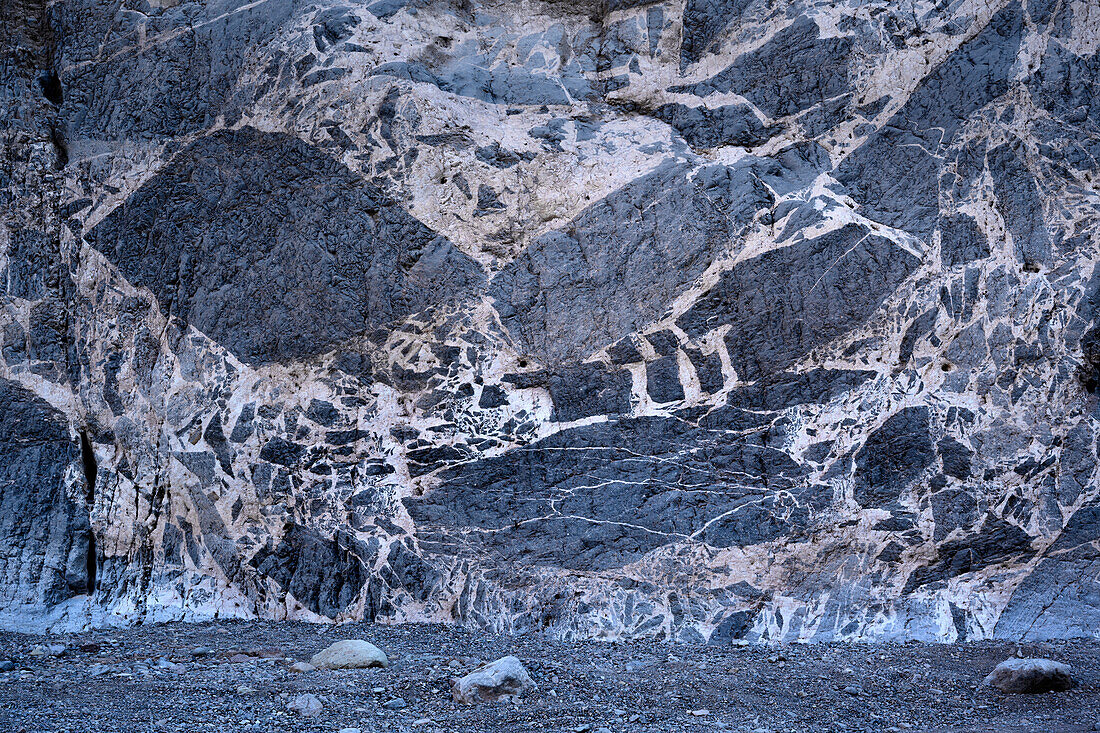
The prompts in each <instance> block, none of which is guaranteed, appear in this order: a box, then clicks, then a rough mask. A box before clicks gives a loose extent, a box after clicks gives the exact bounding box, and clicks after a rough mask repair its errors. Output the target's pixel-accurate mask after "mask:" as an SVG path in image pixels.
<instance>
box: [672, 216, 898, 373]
mask: <svg viewBox="0 0 1100 733" xmlns="http://www.w3.org/2000/svg"><path fill="white" fill-rule="evenodd" d="M916 266H917V259H916V258H915V257H913V256H912V255H911V254H909V253H908V252H906V251H904V250H902V249H900V248H899V247H897V246H896V245H894V244H893V243H892V242H890V241H889V240H886V239H883V238H882V237H878V236H875V235H873V234H869V233H868V232H867V231H866V230H865V229H863V228H862V227H858V226H855V225H847V226H845V227H843V228H841V229H837V230H835V231H832V232H830V233H828V234H824V235H822V236H820V237H818V238H816V239H811V240H806V241H803V242H800V243H799V244H794V245H791V246H789V247H783V248H780V249H775V250H772V251H769V252H767V253H765V254H763V255H761V256H759V257H756V258H754V259H750V260H746V261H744V262H741V263H739V264H738V265H737V266H735V267H734V268H733V269H732V270H729V271H727V272H725V273H723V275H722V277H721V279H720V280H719V281H718V283H717V284H716V285H715V286H714V287H713V288H712V289H711V290H710V291H709V292H708V293H706V294H705V295H703V296H702V297H701V298H700V299H699V300H698V301H696V303H695V304H694V305H693V306H692V307H691V309H689V310H688V311H687V312H686V313H684V314H683V315H682V316H680V318H679V319H678V320H677V323H678V324H679V326H680V327H681V328H683V329H684V331H686V332H687V333H688V334H689V335H690V336H692V337H696V338H697V337H701V336H703V335H705V334H706V333H708V332H709V331H711V330H713V329H715V328H718V327H719V326H723V325H731V326H732V328H731V329H730V330H729V332H728V333H727V335H726V344H727V346H728V348H729V353H730V359H731V361H732V362H733V367H734V369H735V370H736V371H737V373H738V376H740V377H741V378H742V379H748V380H755V379H758V378H759V377H761V376H765V375H768V374H773V373H775V372H777V371H780V370H782V369H784V368H786V367H788V366H790V365H791V364H793V363H795V362H796V361H797V360H799V359H801V358H802V357H804V356H806V355H807V354H808V353H809V352H810V351H811V350H813V349H814V348H816V347H818V346H821V345H824V344H827V343H829V342H830V341H832V340H833V339H835V338H837V337H838V336H841V335H843V334H845V333H847V332H849V331H851V330H853V329H855V328H857V327H859V326H860V325H862V324H863V323H864V322H865V321H866V320H867V318H868V317H870V316H871V314H872V313H874V312H875V311H876V310H877V309H878V308H879V306H880V305H881V304H882V302H883V300H885V299H886V297H887V296H889V295H890V294H891V293H892V292H893V291H894V289H895V288H897V286H898V285H900V284H901V282H902V281H904V280H905V278H906V277H907V276H908V275H909V273H910V272H911V271H912V270H913V269H915V268H916Z"/></svg>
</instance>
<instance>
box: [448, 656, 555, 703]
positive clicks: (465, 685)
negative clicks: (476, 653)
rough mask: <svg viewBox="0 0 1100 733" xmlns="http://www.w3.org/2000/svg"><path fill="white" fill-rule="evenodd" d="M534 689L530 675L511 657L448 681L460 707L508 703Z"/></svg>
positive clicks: (517, 660)
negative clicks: (481, 703)
mask: <svg viewBox="0 0 1100 733" xmlns="http://www.w3.org/2000/svg"><path fill="white" fill-rule="evenodd" d="M534 687H535V683H534V681H533V680H532V679H531V675H529V674H527V670H526V669H525V668H524V666H523V664H522V663H521V662H520V661H519V659H517V658H516V657H512V656H508V657H502V658H501V659H498V660H496V661H495V662H490V663H489V664H486V665H483V666H481V667H479V668H477V669H475V670H474V671H473V672H471V673H470V674H468V675H466V676H465V677H461V678H458V679H454V680H452V681H451V692H452V693H453V694H454V699H455V700H457V701H458V702H464V703H477V702H495V701H497V700H510V699H512V698H513V697H516V696H518V695H520V694H522V693H523V692H524V691H526V690H528V689H531V688H534Z"/></svg>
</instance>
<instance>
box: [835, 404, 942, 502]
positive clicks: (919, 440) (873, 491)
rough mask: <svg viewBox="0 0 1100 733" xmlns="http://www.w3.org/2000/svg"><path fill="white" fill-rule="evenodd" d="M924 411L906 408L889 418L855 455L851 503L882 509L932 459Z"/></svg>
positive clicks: (918, 474)
mask: <svg viewBox="0 0 1100 733" xmlns="http://www.w3.org/2000/svg"><path fill="white" fill-rule="evenodd" d="M928 420H929V411H928V408H927V407H906V408H904V409H902V410H899V411H898V412H896V413H894V414H893V415H891V416H890V418H889V419H888V420H886V422H884V423H883V424H882V426H881V427H880V428H878V429H877V430H875V431H874V432H873V433H871V435H870V436H869V437H868V438H867V442H866V443H865V444H864V445H863V447H862V448H860V449H859V451H858V452H856V454H855V500H856V503H857V504H859V505H860V506H863V507H882V506H885V505H887V504H890V503H892V502H895V501H897V500H898V498H899V497H900V496H901V493H902V492H903V491H904V490H905V489H906V488H908V486H909V485H910V484H911V483H912V482H913V481H915V480H916V479H917V477H918V476H920V475H921V474H922V473H923V472H924V470H925V469H926V468H928V466H930V465H932V462H933V461H934V460H935V459H936V452H935V449H934V448H933V447H932V439H931V438H930V437H929V435H928Z"/></svg>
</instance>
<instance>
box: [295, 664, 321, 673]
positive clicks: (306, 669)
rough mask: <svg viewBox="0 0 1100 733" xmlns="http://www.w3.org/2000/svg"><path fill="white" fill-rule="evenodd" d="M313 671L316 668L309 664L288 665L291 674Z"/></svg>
mask: <svg viewBox="0 0 1100 733" xmlns="http://www.w3.org/2000/svg"><path fill="white" fill-rule="evenodd" d="M315 669H317V668H316V667H314V666H313V665H312V664H310V663H309V662H295V663H294V664H292V665H290V671H291V672H312V671H314V670H315Z"/></svg>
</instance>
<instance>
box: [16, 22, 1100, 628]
mask: <svg viewBox="0 0 1100 733" xmlns="http://www.w3.org/2000/svg"><path fill="white" fill-rule="evenodd" d="M0 8H2V10H3V17H4V19H5V22H4V23H3V24H2V25H0V49H2V53H3V58H2V61H0V112H2V115H0V134H2V136H3V155H2V156H0V183H2V185H0V223H2V226H0V284H2V286H3V294H4V295H3V301H2V310H0V402H2V404H3V411H2V412H0V445H2V446H3V448H2V450H0V510H2V513H0V623H2V624H3V625H5V626H9V627H16V628H22V629H46V628H55V629H61V628H73V627H82V626H88V625H95V624H125V623H139V622H153V621H158V620H167V619H184V620H187V619H206V618H211V617H242V618H250V617H261V618H268V619H310V620H329V619H331V620H337V621H340V620H351V619H368V620H376V621H380V622H401V621H419V620H444V621H455V622H461V623H468V624H473V625H481V626H485V627H489V628H492V629H495V630H498V631H511V632H526V631H532V630H545V631H547V632H549V633H552V634H556V635H559V636H562V637H604V638H620V637H631V636H649V637H657V638H675V639H678V640H682V641H699V642H702V641H709V642H711V643H730V642H731V641H733V640H736V639H747V640H796V639H797V640H857V639H863V640H876V639H930V640H941V641H953V640H958V639H975V638H988V637H1001V638H1009V639H1029V640H1034V639H1044V638H1053V637H1066V636H1100V580H1098V578H1100V479H1098V475H1097V470H1098V458H1097V431H1098V429H1100V422H1098V412H1097V394H1096V391H1097V389H1098V387H1100V311H1098V308H1100V272H1098V271H1097V270H1096V265H1097V261H1098V255H1100V6H1098V5H1097V4H1096V3H1095V2H1092V1H1091V0H1010V1H1008V2H1005V1H1004V0H981V1H975V2H971V1H969V0H959V1H958V2H950V3H933V2H904V3H897V2H894V1H893V0H871V1H864V0H861V1H860V2H847V3H833V2H815V1H812V0H790V1H789V2H781V1H779V0H664V1H647V0H603V1H601V2H588V3H585V2H572V3H567V2H550V1H542V0H508V2H504V1H503V0H501V1H500V2H497V1H496V0H450V1H447V0H365V2H362V3H348V2H345V1H343V0H316V1H314V2H304V1H299V0H247V1H245V0H211V1H209V2H200V1H198V0H121V2H105V1H104V0H74V1H73V2H58V3H47V2H46V1H45V0H0Z"/></svg>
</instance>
